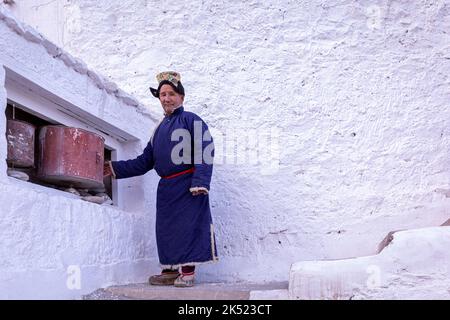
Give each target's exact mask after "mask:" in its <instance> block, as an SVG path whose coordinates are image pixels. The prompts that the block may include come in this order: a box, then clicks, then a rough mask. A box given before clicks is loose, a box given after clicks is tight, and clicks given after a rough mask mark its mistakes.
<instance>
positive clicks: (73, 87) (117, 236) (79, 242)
mask: <svg viewBox="0 0 450 320" xmlns="http://www.w3.org/2000/svg"><path fill="white" fill-rule="evenodd" d="M44 40H45V39H43V38H42V37H41V36H40V35H39V34H38V33H37V32H35V31H34V30H32V29H27V28H26V27H25V26H24V25H22V24H21V23H20V22H18V21H16V20H15V19H14V18H13V17H11V16H10V15H9V14H8V13H7V12H5V11H3V10H2V11H1V12H0V43H1V44H2V45H1V46H0V108H1V109H2V110H3V111H2V114H1V116H0V120H1V121H0V130H2V132H5V131H6V128H5V127H6V117H5V113H4V110H5V108H6V98H7V95H8V90H5V82H6V84H7V83H8V77H11V75H12V74H13V72H17V73H20V74H21V75H24V76H25V77H26V78H27V79H28V80H30V81H32V82H33V83H35V84H36V85H37V86H39V88H41V89H40V91H39V90H38V89H36V88H35V90H34V93H36V94H43V95H45V94H48V93H45V92H46V91H45V90H48V91H49V92H51V93H52V94H54V95H56V96H58V97H60V98H62V99H67V100H66V101H69V102H71V103H73V105H74V106H76V107H77V108H79V109H80V110H82V111H84V112H85V113H86V114H90V115H91V116H92V117H96V118H97V119H98V120H100V119H102V120H104V121H107V122H108V123H110V124H111V125H114V126H115V127H116V128H118V129H121V130H123V131H124V132H127V133H128V134H129V135H131V136H133V135H134V140H133V141H130V142H127V143H123V146H122V147H120V143H119V142H116V144H117V145H118V146H119V148H118V151H117V152H118V153H120V154H121V156H122V157H129V158H131V157H134V156H136V155H137V154H138V152H140V151H141V149H142V147H143V145H144V146H145V144H146V143H147V141H146V139H147V135H148V133H149V132H151V131H152V128H153V127H154V125H155V121H154V120H153V119H152V117H151V116H150V114H148V113H146V112H145V110H141V109H140V107H139V105H135V103H132V101H131V100H130V99H128V98H127V96H126V95H119V96H117V92H115V93H108V92H107V90H106V88H104V86H103V84H104V82H103V81H100V79H99V78H98V75H97V76H96V74H95V73H93V72H92V71H88V70H86V69H79V66H80V63H79V61H78V62H77V61H75V60H73V59H72V58H70V56H68V55H65V53H64V52H62V51H60V52H59V54H57V55H55V56H53V55H51V54H49V52H48V50H49V48H50V44H49V43H48V42H45V41H44ZM88 74H90V75H88ZM102 86H103V88H102ZM23 89H24V92H25V93H28V91H29V89H28V88H25V87H24V88H23ZM44 89H45V90H44ZM47 98H48V96H47ZM45 101H50V100H45ZM127 103H128V104H127ZM130 103H131V104H130ZM36 111H38V112H39V111H42V110H36ZM130 124H132V125H130ZM6 145H7V144H6V137H5V134H1V135H0V157H1V158H2V159H4V160H5V159H6V153H7V152H6V150H7V148H6ZM119 149H120V150H119ZM4 160H3V161H1V162H0V172H1V174H0V204H1V207H0V217H1V218H0V243H1V246H0V298H1V299H9V298H11V299H42V298H46V299H67V298H80V297H81V295H82V294H86V293H89V292H92V291H93V290H95V289H97V288H99V287H103V286H108V285H112V284H119V283H120V284H126V283H130V282H145V281H146V280H147V277H148V276H149V274H150V273H151V272H156V271H159V270H158V268H157V262H158V261H157V259H156V246H155V240H154V236H153V230H154V209H153V208H154V205H155V199H154V198H155V197H154V188H155V187H154V185H155V184H156V182H155V177H154V175H147V176H146V177H145V178H135V179H129V180H127V181H124V182H119V187H118V188H119V190H120V191H119V192H120V193H121V196H122V202H123V203H122V205H121V206H120V207H112V206H101V205H97V204H93V203H90V202H85V201H82V200H81V199H79V198H78V197H76V196H74V195H72V194H70V193H67V192H62V191H59V190H55V189H50V188H46V187H42V186H38V185H33V184H31V183H28V182H23V181H19V180H16V179H14V178H11V177H8V176H7V175H6V169H7V166H6V161H4ZM143 190H146V192H144V191H143Z"/></svg>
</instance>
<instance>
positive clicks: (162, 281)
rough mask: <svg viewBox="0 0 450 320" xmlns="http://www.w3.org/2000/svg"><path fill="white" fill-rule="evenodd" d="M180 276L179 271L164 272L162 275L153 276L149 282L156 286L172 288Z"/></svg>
mask: <svg viewBox="0 0 450 320" xmlns="http://www.w3.org/2000/svg"><path fill="white" fill-rule="evenodd" d="M179 275H180V273H179V272H178V270H170V271H166V270H163V271H162V272H161V274H157V275H154V276H151V277H150V278H149V279H148V282H149V283H150V284H151V285H154V286H171V285H173V283H174V282H175V279H176V278H177V277H178V276H179Z"/></svg>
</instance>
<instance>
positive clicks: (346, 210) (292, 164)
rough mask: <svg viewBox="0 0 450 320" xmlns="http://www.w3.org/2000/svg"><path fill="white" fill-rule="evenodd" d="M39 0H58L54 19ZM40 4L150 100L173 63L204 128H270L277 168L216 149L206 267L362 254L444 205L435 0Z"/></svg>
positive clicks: (76, 49)
mask: <svg viewBox="0 0 450 320" xmlns="http://www.w3.org/2000/svg"><path fill="white" fill-rule="evenodd" d="M21 3H25V2H24V1H22V2H21V1H17V6H18V7H17V8H18V9H19V7H20V5H21ZM42 3H43V2H42ZM48 6H59V7H58V10H60V11H59V12H60V13H61V15H60V17H63V18H62V20H61V21H60V22H58V21H56V20H55V17H54V16H53V17H52V14H51V13H50V12H51V10H56V9H55V8H54V7H53V9H52V8H50V7H48ZM41 8H42V10H44V11H43V15H42V21H44V20H45V21H46V23H47V22H48V21H54V24H53V25H52V28H54V29H53V30H51V32H53V31H54V30H58V33H57V35H55V39H58V40H57V41H61V45H62V46H63V47H64V48H65V49H67V50H68V51H69V52H72V53H73V54H74V55H76V56H80V57H82V58H83V60H85V61H87V62H88V63H89V64H90V65H92V66H95V68H96V69H97V70H99V71H101V72H102V73H104V74H106V75H108V76H110V77H111V78H112V79H114V80H115V81H116V82H117V83H120V85H121V86H123V87H124V88H126V89H127V91H129V92H132V93H133V94H134V95H135V96H136V97H138V98H139V99H140V101H143V102H144V103H146V104H147V105H149V106H150V107H151V112H152V114H159V112H160V111H159V110H160V109H159V106H158V104H157V102H156V101H155V100H154V99H153V98H152V97H150V96H149V93H148V90H147V87H148V86H149V85H152V84H153V85H154V84H155V80H154V78H153V75H154V74H156V73H157V72H159V71H162V70H166V69H174V70H177V71H179V72H180V73H181V75H182V79H183V81H184V85H185V88H186V92H187V96H186V108H187V109H188V110H192V111H194V112H197V113H198V114H200V115H201V116H202V117H203V118H204V119H205V120H206V121H207V122H208V124H209V125H210V127H211V128H212V129H214V130H216V133H215V138H216V140H217V138H219V140H220V137H221V136H220V133H226V134H227V136H228V137H229V136H230V135H231V131H233V130H234V129H235V130H236V132H237V135H238V136H244V137H245V135H246V134H247V133H248V132H250V130H256V131H257V133H258V132H262V131H263V132H267V130H268V129H269V128H277V129H279V130H280V132H281V134H280V139H279V140H278V146H279V148H278V150H279V152H277V150H275V157H274V158H275V160H274V163H275V164H276V165H278V164H279V166H278V167H277V169H278V171H276V172H274V173H272V174H264V172H262V170H261V163H257V164H252V163H249V162H244V163H236V162H237V161H236V160H234V159H230V158H227V159H228V161H229V162H226V163H225V164H222V165H216V167H215V171H214V176H213V183H212V190H211V204H212V212H213V217H214V219H215V222H216V230H217V235H218V239H217V240H218V250H219V255H220V257H221V262H220V263H219V265H217V266H211V267H207V268H206V270H207V271H208V272H209V273H210V274H209V276H210V277H211V278H216V277H219V278H222V279H230V280H235V279H248V280H267V279H269V280H270V279H280V280H286V279H287V275H288V271H289V266H290V264H291V263H293V262H296V261H301V260H315V259H337V258H347V257H354V256H361V255H367V254H374V253H375V252H376V249H377V245H378V243H379V241H381V239H383V237H384V236H385V234H386V233H387V232H388V231H391V230H398V229H406V228H414V227H427V226H436V225H439V224H440V223H442V222H443V221H445V220H446V219H447V218H448V217H449V215H450V210H449V201H448V198H446V196H445V195H444V193H446V192H447V191H448V190H449V189H450V186H449V160H448V159H449V154H450V130H449V125H448V119H450V117H449V116H450V114H449V113H450V108H449V101H450V99H449V98H450V89H449V86H448V74H450V59H449V58H450V56H449V52H450V51H449V46H448V43H450V38H449V33H448V31H447V30H448V29H449V27H450V16H449V12H450V8H449V4H448V2H446V1H431V2H423V1H418V0H417V1H407V0H401V1H381V0H380V1H362V2H361V1H350V0H348V1H288V0H281V1H280V0H271V1H245V2H242V1H231V2H230V1H191V2H189V3H187V2H186V1H175V2H167V3H165V2H161V1H152V0H145V1H134V0H124V1H90V0H73V1H70V3H66V4H63V3H62V2H59V4H58V2H56V3H55V2H53V3H50V4H47V8H45V7H41ZM45 10H47V13H45ZM25 11H26V10H25V9H24V10H22V12H25ZM23 17H24V19H31V17H29V18H28V16H27V15H26V14H24V15H23ZM33 19H34V18H33ZM30 21H31V20H30ZM33 21H34V22H35V23H36V27H38V28H41V29H42V32H44V33H45V31H46V30H48V29H46V28H47V27H46V26H45V25H43V23H44V22H39V21H35V20H33ZM51 32H49V34H50V33H51ZM258 130H259V131H258ZM224 140H225V139H224ZM225 144H226V143H225ZM227 145H228V144H227ZM262 147H264V143H262ZM248 149H249V150H254V149H259V150H261V148H258V145H256V147H252V146H249V147H248ZM223 151H224V153H228V154H231V155H235V153H236V151H235V149H234V147H233V146H232V145H228V147H227V148H224V150H223ZM259 160H260V161H263V160H264V159H259ZM266 173H267V172H266Z"/></svg>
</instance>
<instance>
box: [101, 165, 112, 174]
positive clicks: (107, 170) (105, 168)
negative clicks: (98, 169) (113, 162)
mask: <svg viewBox="0 0 450 320" xmlns="http://www.w3.org/2000/svg"><path fill="white" fill-rule="evenodd" d="M111 175H112V171H111V166H110V165H109V162H105V163H104V164H103V176H104V177H109V176H111Z"/></svg>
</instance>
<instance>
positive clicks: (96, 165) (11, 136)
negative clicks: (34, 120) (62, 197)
mask: <svg viewBox="0 0 450 320" xmlns="http://www.w3.org/2000/svg"><path fill="white" fill-rule="evenodd" d="M36 131H37V128H36V126H34V125H33V124H31V123H28V122H25V121H21V120H12V119H8V121H7V130H6V139H7V142H8V155H7V159H6V160H7V163H8V165H9V166H10V167H14V168H36V169H37V170H36V175H37V178H38V179H39V180H42V181H44V182H47V183H51V184H53V185H58V186H67V187H74V188H85V189H96V188H103V187H104V185H103V163H104V141H105V140H104V138H103V137H101V136H99V135H97V134H95V133H93V132H90V131H87V130H84V129H81V128H75V127H66V126H62V125H48V126H43V127H40V128H39V137H38V139H37V141H36ZM36 145H37V148H36V147H35V146H36ZM36 151H37V152H36Z"/></svg>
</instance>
